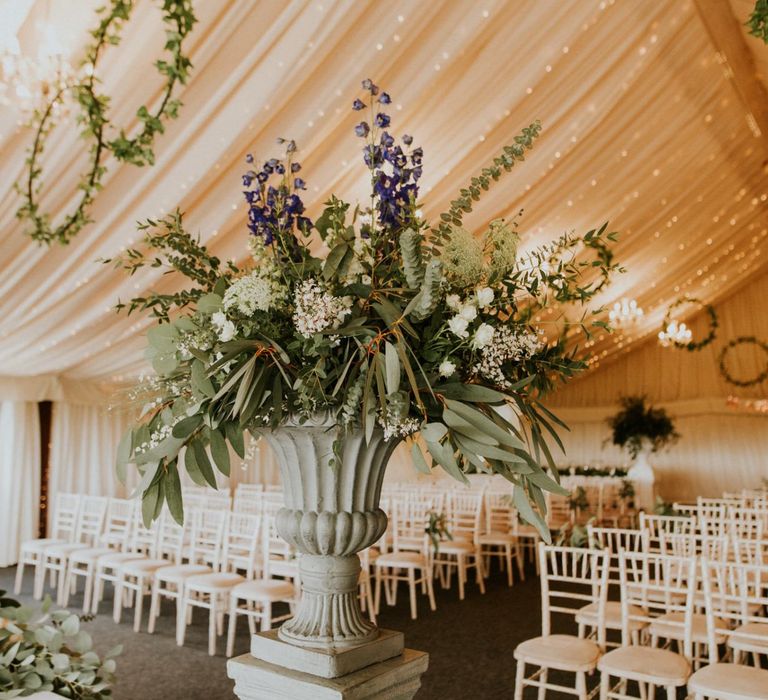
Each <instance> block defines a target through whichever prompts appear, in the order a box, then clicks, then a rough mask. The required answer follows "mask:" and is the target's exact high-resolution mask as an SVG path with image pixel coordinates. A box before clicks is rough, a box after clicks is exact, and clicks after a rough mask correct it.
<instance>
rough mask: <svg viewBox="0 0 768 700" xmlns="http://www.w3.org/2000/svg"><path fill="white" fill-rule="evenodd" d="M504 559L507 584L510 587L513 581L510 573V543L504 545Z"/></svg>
mask: <svg viewBox="0 0 768 700" xmlns="http://www.w3.org/2000/svg"><path fill="white" fill-rule="evenodd" d="M504 561H505V563H506V565H507V585H508V586H510V587H511V586H512V585H513V584H514V581H513V574H512V545H510V544H507V545H505V546H504Z"/></svg>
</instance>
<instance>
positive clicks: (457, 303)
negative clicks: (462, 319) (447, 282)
mask: <svg viewBox="0 0 768 700" xmlns="http://www.w3.org/2000/svg"><path fill="white" fill-rule="evenodd" d="M445 303H446V305H447V306H448V308H449V309H451V310H452V311H458V310H459V309H460V308H461V299H460V298H459V295H458V294H449V295H448V296H447V297H445Z"/></svg>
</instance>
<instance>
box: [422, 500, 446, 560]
mask: <svg viewBox="0 0 768 700" xmlns="http://www.w3.org/2000/svg"><path fill="white" fill-rule="evenodd" d="M424 532H426V533H427V537H429V541H430V542H431V543H432V548H433V549H434V550H435V555H437V554H439V553H440V542H441V541H443V540H451V541H453V535H452V534H451V531H450V530H449V529H448V516H446V514H445V513H436V512H435V511H433V510H431V511H429V521H428V522H427V526H426V527H425V528H424Z"/></svg>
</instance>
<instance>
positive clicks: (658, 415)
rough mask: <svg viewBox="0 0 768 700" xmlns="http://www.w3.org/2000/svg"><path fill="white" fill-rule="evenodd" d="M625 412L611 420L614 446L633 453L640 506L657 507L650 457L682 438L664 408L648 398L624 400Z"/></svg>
mask: <svg viewBox="0 0 768 700" xmlns="http://www.w3.org/2000/svg"><path fill="white" fill-rule="evenodd" d="M619 403H620V404H621V410H620V411H619V412H618V413H617V414H616V415H615V416H612V417H611V418H609V419H608V425H609V426H610V427H611V430H612V436H611V438H612V442H613V444H614V445H618V446H619V447H620V448H622V449H625V450H626V451H627V452H629V456H630V457H631V458H632V460H633V464H632V467H631V468H630V470H629V472H628V473H627V476H628V477H629V478H630V479H631V480H632V481H633V482H634V483H635V487H636V489H635V490H636V505H637V507H639V508H644V509H646V510H648V509H650V508H652V507H653V503H654V499H653V495H654V494H653V484H654V481H655V475H654V473H653V467H651V465H650V463H649V462H648V455H649V454H651V453H653V452H658V451H659V450H661V449H662V448H664V447H666V446H668V445H670V444H672V443H673V442H675V441H676V440H677V439H678V438H679V437H680V435H679V434H678V433H677V432H676V431H675V426H674V423H673V422H672V419H671V418H670V417H669V415H668V414H667V412H666V411H665V410H664V409H663V408H654V407H653V406H650V405H646V397H645V396H623V397H621V399H620V400H619Z"/></svg>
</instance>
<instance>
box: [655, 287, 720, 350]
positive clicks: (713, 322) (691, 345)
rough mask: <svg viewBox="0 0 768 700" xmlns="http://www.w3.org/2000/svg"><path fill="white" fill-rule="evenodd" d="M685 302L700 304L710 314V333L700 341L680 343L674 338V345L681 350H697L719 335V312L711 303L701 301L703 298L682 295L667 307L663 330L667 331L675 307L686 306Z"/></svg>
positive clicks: (662, 325)
mask: <svg viewBox="0 0 768 700" xmlns="http://www.w3.org/2000/svg"><path fill="white" fill-rule="evenodd" d="M685 304H698V305H699V307H700V308H702V309H704V311H706V312H707V314H708V315H709V333H707V335H706V336H705V337H704V338H703V339H702V340H700V341H698V342H695V341H693V340H691V341H690V342H688V343H680V342H677V341H675V340H673V341H672V345H674V346H675V347H676V348H680V349H681V350H687V351H688V352H696V351H698V350H701V349H702V348H705V347H706V346H707V345H709V344H710V343H711V342H712V341H713V340H714V339H715V337H716V336H717V327H718V325H719V322H718V319H717V313H716V312H715V307H714V306H712V305H711V304H705V303H704V302H703V301H701V299H696V298H695V297H688V296H685V297H681V298H680V299H678V300H677V301H675V302H673V303H672V304H671V305H670V307H669V308H668V309H667V313H666V314H665V316H664V320H663V321H662V323H661V330H662V331H666V329H667V326H668V325H669V322H670V321H671V320H672V312H673V311H674V310H675V309H677V308H679V307H681V306H684V305H685Z"/></svg>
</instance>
